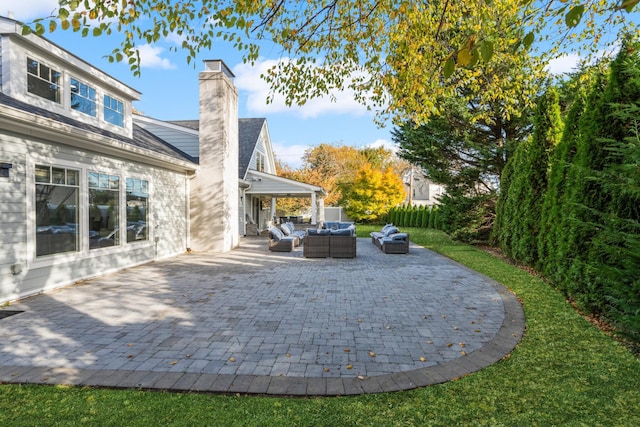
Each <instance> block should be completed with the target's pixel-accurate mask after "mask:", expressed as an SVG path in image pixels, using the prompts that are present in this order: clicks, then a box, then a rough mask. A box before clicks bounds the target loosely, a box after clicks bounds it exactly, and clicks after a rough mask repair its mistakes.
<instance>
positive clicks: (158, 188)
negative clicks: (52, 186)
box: [0, 131, 188, 303]
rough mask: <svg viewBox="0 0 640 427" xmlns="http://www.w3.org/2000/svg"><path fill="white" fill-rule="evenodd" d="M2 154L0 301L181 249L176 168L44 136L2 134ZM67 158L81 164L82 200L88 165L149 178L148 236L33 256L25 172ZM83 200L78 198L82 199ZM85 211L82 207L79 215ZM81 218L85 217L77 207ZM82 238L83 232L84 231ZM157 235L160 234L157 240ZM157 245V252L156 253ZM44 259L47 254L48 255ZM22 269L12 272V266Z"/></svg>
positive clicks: (182, 197) (181, 193)
mask: <svg viewBox="0 0 640 427" xmlns="http://www.w3.org/2000/svg"><path fill="white" fill-rule="evenodd" d="M0 159H1V160H2V161H3V162H8V163H12V165H13V167H12V168H11V169H10V177H9V178H0V216H1V218H2V227H3V232H2V233H0V247H1V252H0V303H1V302H3V301H11V300H15V299H18V298H22V297H25V296H27V295H31V294H34V293H38V292H42V291H46V290H50V289H54V288H57V287H61V286H65V285H68V284H70V283H73V282H75V281H77V280H82V279H84V278H89V277H94V276H97V275H102V274H105V273H108V272H112V271H117V270H120V269H122V268H126V267H130V266H134V265H137V264H141V263H145V262H149V261H152V260H154V259H156V258H164V257H169V256H173V255H175V254H177V253H181V252H183V251H184V250H185V249H186V241H187V237H186V236H187V217H186V214H185V212H186V211H187V206H188V205H187V197H188V196H187V191H188V188H187V184H188V183H187V178H186V177H185V176H184V175H182V174H179V173H175V172H172V171H168V170H164V169H160V168H155V167H149V166H146V165H143V164H139V163H132V162H127V161H125V160H119V159H113V158H106V157H104V156H102V155H99V154H97V153H91V152H88V153H85V152H81V151H79V150H76V149H73V148H69V147H66V146H63V145H57V144H49V143H47V142H46V141H35V140H30V139H25V138H24V137H23V136H20V135H16V134H10V133H7V132H6V131H5V132H2V133H0ZM44 161H46V162H48V163H53V164H55V163H56V162H71V163H73V165H74V167H76V168H79V169H81V175H80V176H81V187H80V195H81V200H82V199H83V194H84V195H86V173H87V170H111V171H118V173H119V174H120V176H121V177H122V179H125V178H126V177H141V178H142V177H144V178H145V179H148V180H149V183H150V219H149V228H150V233H149V240H148V241H145V242H142V243H135V244H127V243H123V244H121V245H120V246H118V247H111V248H104V249H98V250H92V251H89V249H88V248H87V247H86V245H81V247H82V250H81V251H80V252H77V253H73V254H72V255H70V256H69V255H60V256H58V255H55V256H52V257H41V258H38V259H35V257H34V256H33V255H32V252H33V250H32V249H30V248H33V247H34V242H33V240H34V238H33V235H34V230H33V229H34V228H35V225H34V219H33V216H34V215H33V214H32V212H31V211H30V210H31V208H30V207H31V206H32V204H33V203H32V202H31V201H30V200H29V199H30V198H32V197H33V188H32V187H34V185H35V184H34V179H33V177H32V176H30V175H31V174H30V173H28V171H32V170H33V167H34V164H36V163H39V162H44ZM81 205H82V203H81ZM83 212H85V213H84V214H83ZM81 215H82V216H81V218H80V222H81V223H84V222H86V221H87V217H86V215H87V214H86V210H84V211H82V210H81ZM83 237H84V236H83ZM155 238H158V242H157V245H156V242H155ZM156 249H157V253H156ZM47 258H48V259H47ZM12 265H13V266H18V267H20V268H21V269H22V272H21V273H19V274H12V270H11V267H12Z"/></svg>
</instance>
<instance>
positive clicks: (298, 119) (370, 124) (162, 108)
mask: <svg viewBox="0 0 640 427" xmlns="http://www.w3.org/2000/svg"><path fill="white" fill-rule="evenodd" d="M6 6H7V2H6V0H0V15H4V16H7V15H8V12H9V11H11V12H12V14H13V18H14V19H17V20H20V21H24V22H29V21H30V20H31V19H33V18H36V17H43V16H47V15H48V14H50V13H51V11H53V10H54V9H55V8H56V6H57V0H17V1H13V2H11V5H10V6H9V9H8V10H7V9H6ZM46 37H47V38H48V39H49V40H51V41H53V42H54V43H56V44H58V45H59V46H60V47H62V48H64V49H66V50H68V51H70V52H71V53H73V54H75V55H77V56H79V57H81V58H82V59H84V60H85V61H87V62H89V63H91V64H93V65H94V66H96V67H98V68H100V69H102V70H103V71H105V72H107V73H109V74H110V75H112V76H113V77H115V78H116V79H118V80H120V81H122V82H123V83H125V84H127V85H129V86H131V87H133V88H134V89H136V90H138V91H140V92H142V97H141V100H140V101H138V102H136V103H135V104H134V107H135V108H136V109H137V110H138V111H140V112H142V113H143V114H145V115H147V116H150V117H154V118H157V119H161V120H186V119H197V118H198V73H199V72H200V71H202V70H203V68H204V66H203V63H202V61H203V60H205V59H222V60H223V61H224V62H225V63H226V64H227V66H228V67H229V68H231V70H232V71H233V73H234V74H235V75H236V79H235V84H236V86H237V87H238V90H239V116H240V117H242V118H249V117H266V118H267V122H268V126H269V133H270V135H271V141H272V144H273V147H274V150H275V153H276V156H277V157H278V158H279V159H280V160H282V161H284V162H286V163H288V164H289V165H290V166H292V167H294V168H295V167H298V166H300V164H301V161H300V157H301V156H302V154H303V153H304V150H305V149H307V148H309V147H313V146H316V145H319V144H321V143H328V144H334V145H352V146H356V147H365V146H385V147H388V148H392V147H393V144H392V142H391V129H392V126H391V125H390V124H389V125H388V126H387V127H384V128H380V127H378V126H377V125H376V124H375V123H374V121H373V118H374V113H373V112H370V111H367V110H366V108H365V107H364V106H362V105H360V104H358V103H357V102H355V101H354V100H353V97H352V94H351V93H349V92H347V91H344V92H339V93H335V94H334V95H335V97H336V98H337V101H336V102H333V101H331V100H330V99H329V97H327V98H325V99H314V100H311V101H309V102H308V103H307V104H306V105H305V106H303V107H287V106H286V105H285V104H284V102H283V101H282V99H281V98H276V100H275V102H273V103H272V104H267V103H266V98H267V94H268V87H267V85H266V83H265V82H264V81H263V80H261V79H260V74H261V73H262V72H263V71H264V70H266V69H267V68H268V66H269V65H271V64H272V63H273V62H274V61H276V60H278V59H280V57H281V55H280V52H279V50H278V48H277V47H273V48H268V47H267V48H266V49H264V48H263V50H262V51H261V55H262V56H261V58H260V59H259V60H258V62H257V63H256V64H254V65H253V66H251V65H248V64H243V63H242V59H241V55H240V54H239V52H238V51H236V50H235V49H234V48H233V47H231V46H229V45H228V44H227V43H225V42H223V41H220V42H219V43H215V44H214V46H213V47H212V49H211V50H210V51H208V52H201V53H200V55H199V56H198V59H197V60H196V61H195V67H194V63H192V64H191V65H189V64H187V62H186V60H185V56H184V54H183V53H182V52H180V51H178V52H171V51H170V50H169V48H170V47H171V46H176V45H178V43H179V40H177V39H171V38H168V39H166V40H162V41H161V42H160V43H158V44H156V45H153V46H149V45H141V46H139V47H140V54H141V65H142V76H141V77H134V76H133V73H132V72H131V71H130V70H129V66H128V65H127V64H126V63H109V62H108V61H107V60H106V59H105V58H104V56H105V55H106V54H108V53H109V52H111V50H112V49H114V48H116V47H118V46H119V45H120V39H119V38H118V37H113V36H112V37H106V36H100V37H97V38H96V37H91V36H90V37H86V38H83V37H81V36H80V35H79V34H77V33H72V32H69V31H56V32H54V33H53V34H47V35H46ZM577 60H578V57H577V56H576V55H568V56H565V57H564V58H560V59H558V60H556V61H553V63H552V64H550V69H551V70H552V71H553V72H556V73H561V72H565V71H569V70H571V68H572V67H573V66H574V65H575V64H576V62H577Z"/></svg>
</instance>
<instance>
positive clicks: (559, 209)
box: [494, 39, 640, 343]
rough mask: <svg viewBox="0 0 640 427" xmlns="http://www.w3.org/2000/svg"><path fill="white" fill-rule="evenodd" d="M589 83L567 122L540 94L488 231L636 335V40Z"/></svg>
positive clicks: (552, 98)
mask: <svg viewBox="0 0 640 427" xmlns="http://www.w3.org/2000/svg"><path fill="white" fill-rule="evenodd" d="M597 70H600V69H597ZM587 86H588V87H587V88H586V89H584V90H582V91H578V93H577V94H576V96H575V101H574V102H573V104H572V106H571V108H570V110H569V112H568V113H567V115H566V117H565V118H564V129H562V128H563V124H562V122H561V121H560V120H559V119H560V115H559V111H560V110H559V107H558V95H557V93H555V91H554V90H553V89H551V90H549V91H548V92H547V93H546V94H545V95H543V96H542V97H541V98H540V100H539V103H538V108H537V111H536V118H535V120H534V126H535V131H534V135H533V138H532V139H531V140H529V141H527V142H526V143H524V144H521V145H520V146H519V147H518V149H517V151H516V153H515V154H514V156H513V157H512V158H511V159H510V160H509V162H508V163H507V166H506V168H505V171H504V173H503V176H502V179H501V194H500V198H499V200H498V205H497V210H496V212H497V218H496V223H495V227H494V237H495V238H496V240H497V242H498V243H499V245H500V247H501V248H502V250H503V251H504V252H505V254H507V255H509V256H510V257H512V258H513V259H514V260H516V261H518V262H521V263H524V264H527V265H530V266H532V267H535V268H536V269H537V270H539V271H540V272H542V273H543V274H544V275H545V276H546V277H547V278H549V279H550V280H551V281H552V283H553V284H554V285H555V286H557V287H558V288H559V289H561V290H562V291H563V292H565V294H566V295H568V296H569V297H570V298H571V299H573V300H574V301H575V302H577V303H578V304H579V305H580V306H581V308H582V309H584V310H586V311H588V312H591V313H596V314H599V315H603V316H605V317H606V318H608V319H609V320H610V321H612V322H613V323H615V324H616V325H617V326H618V329H619V330H620V331H621V332H622V333H624V334H625V335H626V336H627V337H629V338H630V339H632V340H633V341H635V342H637V343H640V166H639V164H640V43H638V41H637V40H630V39H627V40H625V42H624V43H623V45H622V47H621V49H620V53H619V54H618V56H617V58H616V59H615V60H614V61H613V62H612V63H611V65H610V66H609V67H608V69H605V70H603V71H596V72H594V73H592V75H591V81H590V83H589V85H587ZM560 132H562V133H561V137H559V135H560Z"/></svg>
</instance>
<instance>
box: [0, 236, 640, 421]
mask: <svg viewBox="0 0 640 427" xmlns="http://www.w3.org/2000/svg"><path fill="white" fill-rule="evenodd" d="M374 228H376V229H377V228H379V227H371V228H369V227H364V226H359V228H358V233H359V234H360V235H363V236H365V235H368V231H370V230H372V229H374ZM404 231H409V232H410V233H411V240H412V241H414V242H415V243H419V244H422V245H424V246H426V247H428V248H431V249H433V250H435V251H438V252H440V253H442V254H444V255H446V256H448V257H450V258H453V259H455V260H456V261H458V262H460V263H462V264H464V265H466V266H468V267H470V268H473V269H474V270H477V271H479V272H481V273H484V274H486V275H487V276H490V277H492V278H493V279H495V280H497V281H499V282H501V283H502V284H504V285H505V286H507V287H508V288H509V289H511V290H513V291H514V292H515V293H516V294H517V295H518V297H519V298H520V299H521V300H522V302H523V304H524V309H525V313H526V317H527V331H526V334H525V337H524V339H523V340H522V342H521V343H520V345H519V346H518V347H517V348H516V349H515V350H514V351H513V353H512V354H511V355H510V356H509V357H507V358H505V359H504V360H503V361H501V362H499V363H497V364H495V365H493V366H490V367H488V368H486V369H484V370H482V371H480V372H477V373H475V374H472V375H469V376H467V377H464V378H461V379H459V380H457V381H452V382H449V383H447V384H442V385H438V386H432V387H427V388H424V389H419V390H412V391H408V392H399V393H387V394H379V395H365V396H356V397H335V398H314V399H283V398H272V397H247V396H215V395H204V394H201V395H198V394H173V393H160V392H142V391H135V390H132V391H114V390H100V389H83V388H68V387H49V386H16V385H1V386H0V425H2V426H22V425H28V426H32V425H47V426H53V425H99V426H131V425H140V426H159V425H181V426H182V425H184V426H205V425H222V426H228V425H229V426H231V425H238V426H252V425H256V426H283V425H287V426H288V425H313V426H321V425H326V426H346V425H375V426H380V425H402V426H405V425H416V426H425V425H442V426H452V425H490V426H496V425H513V426H531V425H539V426H550V425H575V426H578V425H581V426H582V425H584V426H599V425H602V426H638V425H640V361H639V360H638V359H637V358H635V357H634V356H633V355H632V354H631V353H630V352H629V351H627V350H626V349H625V348H624V347H623V346H622V345H620V344H619V343H617V342H616V341H615V340H613V339H611V338H610V337H608V336H607V335H605V334H604V333H602V332H601V331H600V330H599V329H597V328H595V327H594V326H592V325H591V324H590V323H589V322H587V321H586V320H584V319H583V318H582V317H581V316H580V315H578V314H577V313H576V312H575V311H574V310H573V309H572V308H571V306H570V305H569V304H567V303H566V302H565V300H564V298H563V297H562V295H560V294H559V293H558V292H556V291H555V290H553V289H551V288H550V287H549V286H547V285H546V284H545V283H543V282H542V281H541V280H540V279H537V278H535V277H533V276H531V275H529V274H527V273H526V272H524V271H521V270H519V269H517V268H515V267H513V266H511V265H508V264H507V263H504V262H503V261H501V260H499V259H496V258H494V257H492V256H490V255H488V254H486V253H484V252H482V251H479V250H477V249H475V248H473V247H470V246H466V245H462V244H457V243H455V242H452V241H451V240H450V239H449V238H448V237H447V236H446V235H444V234H442V233H440V232H437V231H432V230H419V229H406V230H404ZM390 256H401V255H390Z"/></svg>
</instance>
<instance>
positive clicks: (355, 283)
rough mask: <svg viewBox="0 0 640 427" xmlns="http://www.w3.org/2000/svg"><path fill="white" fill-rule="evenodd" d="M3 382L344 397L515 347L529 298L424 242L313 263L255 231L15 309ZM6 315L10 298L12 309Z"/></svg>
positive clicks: (3, 356)
mask: <svg viewBox="0 0 640 427" xmlns="http://www.w3.org/2000/svg"><path fill="white" fill-rule="evenodd" d="M5 309H6V310H22V311H24V312H22V313H18V314H15V315H12V316H10V317H5V318H2V319H0V382H5V383H41V384H71V385H91V386H104V387H116V388H143V389H161V390H174V391H194V392H196V391H197V392H217V393H250V394H273V395H292V396H303V395H346V394H361V393H378V392H384V391H397V390H406V389H411V388H415V387H422V386H427V385H431V384H436V383H441V382H445V381H449V380H452V379H455V378H459V377H461V376H463V375H466V374H469V373H472V372H474V371H477V370H479V369H482V368H483V367H486V366H488V365H490V364H492V363H495V362H497V361H499V360H500V359H502V358H503V357H504V356H505V355H507V354H508V353H509V352H510V351H511V350H512V349H513V348H514V347H515V346H516V345H517V343H518V342H519V340H520V339H521V338H522V335H523V333H524V326H525V324H524V314H523V310H522V307H521V305H520V303H519V302H518V300H517V298H516V297H515V296H514V295H512V294H511V293H510V292H508V291H507V290H506V289H505V288H504V287H503V286H501V285H500V284H498V283H495V282H494V281H493V280H491V279H489V278H487V277H485V276H482V275H480V274H478V273H476V272H474V271H471V270H469V269H467V268H465V267H463V266H460V265H459V264H457V263H455V262H453V261H451V260H449V259H447V258H445V257H442V256H440V255H437V254H435V253H434V252H432V251H429V250H427V249H425V248H422V247H420V246H418V245H415V244H412V245H411V248H410V253H409V254H406V255H393V254H384V253H382V252H381V251H380V250H378V249H377V248H376V247H375V246H374V245H372V244H371V242H370V239H358V243H357V257H356V258H355V259H333V258H326V259H306V258H303V256H302V248H298V249H296V251H294V252H291V253H282V252H278V253H276V252H273V253H272V252H269V251H268V250H267V247H266V241H265V240H263V239H261V238H243V239H241V247H240V248H238V249H236V250H233V251H231V252H229V253H226V254H189V255H187V254H185V255H180V256H177V257H174V258H171V259H167V260H161V261H157V262H154V263H149V264H145V265H142V266H138V267H134V268H131V269H128V270H125V271H122V272H119V273H116V274H111V275H107V276H103V277H99V278H96V279H92V280H86V281H83V282H81V283H78V284H75V285H72V286H69V287H66V288H63V289H60V290H57V291H52V292H49V293H46V294H42V295H38V296H34V297H30V298H27V299H24V300H22V301H19V302H17V303H14V304H11V305H10V306H9V307H6V308H5ZM0 310H2V309H0Z"/></svg>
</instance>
